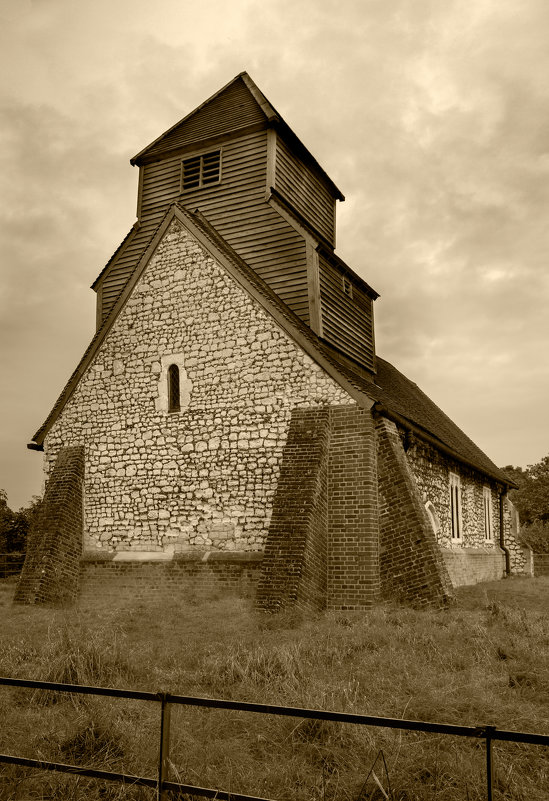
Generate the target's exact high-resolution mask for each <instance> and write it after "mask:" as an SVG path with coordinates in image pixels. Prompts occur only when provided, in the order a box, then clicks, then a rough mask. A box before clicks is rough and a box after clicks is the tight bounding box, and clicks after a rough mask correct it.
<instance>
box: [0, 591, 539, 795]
mask: <svg viewBox="0 0 549 801" xmlns="http://www.w3.org/2000/svg"><path fill="white" fill-rule="evenodd" d="M4 590H5V588H4ZM459 595H460V598H459V603H458V605H457V606H456V607H455V608H452V609H448V610H444V611H425V610H423V611H418V610H412V609H407V608H403V607H397V606H384V607H379V608H376V609H373V610H371V611H370V612H368V613H365V614H325V615H318V616H316V617H303V616H301V615H299V614H296V613H288V614H281V615H274V616H268V615H263V614H259V613H256V612H254V610H253V609H252V608H251V606H250V604H249V603H248V602H244V601H240V600H238V599H235V598H225V599H220V600H217V601H210V602H208V603H206V602H204V603H197V602H196V601H195V600H193V599H192V598H187V599H174V601H173V602H172V603H171V604H169V605H166V604H165V605H163V606H162V607H161V608H150V607H149V608H146V607H143V606H139V605H134V606H127V607H125V608H119V609H112V608H104V609H101V608H99V607H96V608H94V609H87V610H85V609H80V610H78V609H75V610H71V611H61V610H48V609H40V608H21V607H11V606H10V605H9V592H8V591H7V590H5V591H4V596H3V606H2V613H3V626H2V634H1V636H0V673H1V674H3V675H11V676H19V677H22V678H37V679H46V680H49V681H60V682H61V681H62V682H69V683H76V684H97V685H104V686H118V687H124V688H129V689H142V690H151V691H158V690H166V691H170V692H172V693H176V694H183V695H202V696H212V697H226V698H233V699H240V700H248V701H257V702H261V703H272V704H282V705H290V706H304V707H315V708H324V709H335V710H341V711H349V712H357V713H363V714H370V715H379V716H387V717H402V718H412V719H421V720H431V721H437V722H453V723H460V724H464V725H476V724H481V723H486V724H488V723H491V724H494V725H496V726H498V727H500V728H508V729H517V730H528V731H539V732H543V733H548V734H549V659H548V656H549V619H548V616H547V599H548V597H549V580H547V579H534V580H519V579H516V580H509V581H505V582H498V583H495V584H490V585H482V586H477V587H473V588H464V589H463V590H462V591H460V593H459ZM1 598H2V596H1V595H0V604H2V600H1ZM0 693H1V696H0V697H1V698H2V706H1V709H2V716H3V723H4V725H3V726H2V729H1V731H0V740H1V742H0V751H2V752H3V753H14V754H18V755H24V756H31V757H34V758H43V759H50V760H52V761H58V762H68V763H74V764H82V765H88V766H93V767H98V768H102V769H105V770H113V771H117V772H126V773H130V774H137V775H150V776H154V772H155V769H156V765H157V749H158V725H159V708H158V705H156V704H146V703H140V702H136V701H127V700H119V699H102V698H97V697H88V696H86V697H81V696H72V697H71V696H66V695H63V694H52V693H38V692H36V691H32V690H21V689H9V688H4V689H1V690H0ZM494 749H495V758H496V789H495V798H496V799H498V801H499V800H500V799H517V801H542V799H543V801H546V799H547V798H549V769H548V761H547V749H543V748H541V747H536V746H521V745H517V744H512V743H509V744H500V743H497V744H496V745H495V747H494ZM170 756H171V764H172V777H173V779H174V780H180V781H184V782H187V783H190V784H196V785H201V786H210V787H221V788H223V789H226V790H230V791H232V792H242V793H248V794H254V795H260V796H266V797H271V798H277V799H281V801H282V800H283V799H297V800H298V801H299V800H300V799H303V801H305V799H307V800H308V799H311V800H314V801H317V800H318V801H332V800H333V801H336V799H337V801H347V800H349V801H351V800H352V801H366V799H384V798H385V797H386V795H390V797H391V798H393V799H399V801H412V799H413V800H414V801H416V799H417V801H435V800H436V799H438V801H457V800H458V799H471V801H473V799H483V798H485V788H484V761H485V756H484V749H483V744H482V742H480V741H477V740H465V739H463V738H454V737H448V736H440V735H432V734H419V733H412V732H398V731H396V730H390V729H383V728H376V729H374V728H365V727H359V726H349V725H343V724H333V723H326V722H324V723H323V722H318V721H308V720H301V719H297V718H278V717H275V716H272V715H269V716H259V715H254V714H251V713H241V712H232V711H231V712H229V711H221V710H208V709H198V708H188V707H174V708H173V711H172V742H171V754H170ZM0 776H1V783H0V801H8V800H9V801H12V799H13V801H15V799H20V800H21V799H25V800H26V799H72V800H73V801H81V800H82V801H83V799H86V801H88V799H89V801H96V799H122V798H124V799H136V801H143V800H144V799H149V798H150V799H152V798H154V792H152V791H149V790H146V789H143V788H136V787H133V788H123V787H120V786H118V785H114V784H110V785H107V784H106V783H105V784H104V785H103V786H100V785H99V783H98V782H95V781H92V780H88V779H82V778H78V777H66V776H62V775H56V774H44V773H38V772H33V771H28V770H23V769H19V768H13V767H4V768H3V769H2V772H1V774H0ZM384 794H386V795H384Z"/></svg>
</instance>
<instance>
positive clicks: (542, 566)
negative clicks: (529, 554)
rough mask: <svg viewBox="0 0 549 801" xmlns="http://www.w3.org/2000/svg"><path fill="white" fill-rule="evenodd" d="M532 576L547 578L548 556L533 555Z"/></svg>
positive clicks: (544, 554) (548, 571) (548, 573)
mask: <svg viewBox="0 0 549 801" xmlns="http://www.w3.org/2000/svg"><path fill="white" fill-rule="evenodd" d="M534 576H549V554H547V553H535V554H534Z"/></svg>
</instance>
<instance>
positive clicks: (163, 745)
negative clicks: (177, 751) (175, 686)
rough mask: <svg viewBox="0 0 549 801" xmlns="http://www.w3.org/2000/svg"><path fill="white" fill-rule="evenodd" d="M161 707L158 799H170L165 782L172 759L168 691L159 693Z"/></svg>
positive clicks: (161, 800)
mask: <svg viewBox="0 0 549 801" xmlns="http://www.w3.org/2000/svg"><path fill="white" fill-rule="evenodd" d="M158 698H159V701H160V704H161V707H160V753H159V756H158V791H157V796H156V797H157V799H158V801H168V793H167V792H165V791H164V789H163V783H164V782H165V781H167V780H168V770H169V759H170V703H169V701H168V694H167V693H158Z"/></svg>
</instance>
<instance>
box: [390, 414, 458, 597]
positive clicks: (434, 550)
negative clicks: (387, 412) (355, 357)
mask: <svg viewBox="0 0 549 801" xmlns="http://www.w3.org/2000/svg"><path fill="white" fill-rule="evenodd" d="M376 433H377V443H378V476H379V481H378V486H379V531H380V568H381V589H382V595H383V597H385V598H396V599H397V600H401V601H405V602H408V603H413V604H419V605H423V604H432V603H435V604H444V603H446V602H447V601H448V600H450V598H451V597H452V595H453V593H452V583H451V581H450V577H449V575H448V571H447V569H446V566H445V564H444V560H443V558H442V555H441V553H440V549H439V546H438V544H437V542H436V537H435V533H434V531H433V529H432V526H431V524H430V522H429V519H428V517H427V512H426V511H425V508H424V506H423V504H422V503H421V502H420V499H419V493H418V491H417V485H416V483H415V479H414V477H413V475H412V472H411V470H410V467H409V465H408V462H407V459H406V454H405V452H404V447H403V445H402V441H401V439H400V436H399V433H398V430H397V428H396V425H395V424H394V423H392V422H391V421H389V420H386V419H385V418H383V417H379V418H378V419H377V421H376Z"/></svg>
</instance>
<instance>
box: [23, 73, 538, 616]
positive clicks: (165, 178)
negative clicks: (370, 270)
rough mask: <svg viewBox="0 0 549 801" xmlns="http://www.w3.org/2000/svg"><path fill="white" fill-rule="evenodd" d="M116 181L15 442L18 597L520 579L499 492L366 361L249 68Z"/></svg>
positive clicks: (358, 317)
mask: <svg viewBox="0 0 549 801" xmlns="http://www.w3.org/2000/svg"><path fill="white" fill-rule="evenodd" d="M132 164H134V165H136V166H137V167H138V168H139V190H138V201H137V220H136V222H135V224H134V226H133V227H132V229H131V230H130V231H129V233H128V234H127V236H126V237H125V239H124V240H123V241H122V244H121V245H120V246H119V248H118V249H117V250H116V252H115V253H114V255H113V256H112V258H111V259H110V261H109V262H108V264H107V265H106V266H105V268H104V269H103V271H102V272H101V274H100V275H99V277H98V278H97V280H96V281H95V283H94V285H93V289H94V290H95V292H96V294H97V331H96V334H95V336H94V338H93V339H92V342H91V344H90V346H89V348H88V349H87V351H86V353H85V354H84V356H83V358H82V360H81V362H80V364H79V365H78V366H77V368H76V370H75V372H74V374H73V375H72V376H71V378H70V380H69V381H68V383H67V385H66V386H65V388H64V390H63V392H62V393H61V395H60V397H59V399H58V401H57V403H56V404H55V406H54V408H53V409H52V411H51V412H50V414H49V416H48V417H47V419H46V421H45V423H44V425H43V426H42V427H41V428H40V429H39V431H38V432H37V433H36V434H35V436H34V438H33V442H32V443H31V444H30V446H29V447H31V448H34V449H36V450H43V451H44V465H45V472H46V478H47V485H46V495H45V502H44V504H43V507H42V511H41V513H40V517H39V519H38V522H37V524H36V526H35V530H34V532H33V534H32V537H31V541H30V545H29V555H28V558H27V564H26V566H25V569H24V572H23V575H22V578H21V581H20V585H19V589H18V596H17V597H18V600H20V601H27V602H32V601H35V600H52V599H53V600H55V599H61V598H72V597H76V596H77V595H80V597H81V598H82V599H84V600H85V599H86V598H90V599H91V598H93V597H94V596H96V595H97V594H98V593H100V594H102V595H103V596H105V595H106V596H108V597H112V598H113V599H115V598H124V597H130V596H132V595H133V596H135V597H139V598H144V599H146V598H149V597H157V596H159V595H160V596H164V595H165V594H177V593H179V592H181V591H183V590H184V589H185V588H188V587H193V588H195V589H196V588H199V589H204V590H208V589H211V588H212V587H216V588H218V589H219V588H220V587H227V588H232V589H237V590H238V591H240V592H246V593H249V594H253V595H255V598H256V603H257V604H258V605H259V606H260V607H263V608H267V609H273V610H274V609H278V608H280V607H282V606H284V605H287V604H297V605H298V606H301V607H310V608H328V609H364V608H367V607H369V606H371V605H372V604H374V603H376V602H377V601H378V600H379V599H382V598H397V599H400V600H404V601H409V602H412V603H416V604H426V603H444V602H445V601H447V600H448V599H449V598H450V597H451V595H452V589H453V587H454V586H457V585H460V584H467V583H474V582H477V581H483V580H489V579H495V578H501V577H503V576H504V575H505V574H506V573H509V572H511V571H512V572H521V571H522V569H523V565H524V556H523V554H522V550H521V549H520V547H519V546H518V544H517V542H516V539H515V537H514V535H513V526H512V525H511V524H512V519H511V518H512V509H511V508H510V506H509V505H508V503H507V502H506V492H507V490H508V488H509V487H510V486H514V484H513V482H512V481H511V480H510V478H509V477H508V476H507V475H506V474H505V473H503V472H502V471H501V470H500V469H498V468H497V467H496V466H495V465H494V464H493V463H492V462H491V461H490V459H489V458H488V457H487V456H486V455H485V454H484V453H482V451H481V450H480V449H479V448H478V447H477V446H476V445H475V444H474V443H473V442H472V441H471V440H470V439H469V438H468V437H467V436H466V435H465V434H464V433H463V432H462V431H461V430H460V429H459V428H458V427H457V426H456V425H455V424H454V423H453V422H452V421H451V420H450V419H449V418H448V417H447V416H446V415H445V414H444V413H443V412H442V411H441V410H440V409H439V408H438V407H437V406H436V405H435V404H434V403H433V402H432V401H431V400H430V399H429V398H428V397H427V396H426V395H425V394H424V393H423V392H422V391H421V390H420V389H419V388H418V387H417V385H416V384H414V383H413V382H412V381H410V380H409V379H408V378H406V377H405V376H404V375H402V373H400V372H399V371H398V370H397V369H396V368H395V367H393V366H392V365H391V364H389V363H388V362H387V361H385V360H384V359H382V358H381V357H380V356H378V355H377V353H376V348H375V338H374V317H373V306H374V301H375V300H376V298H377V297H378V295H377V293H376V292H375V290H374V289H373V288H372V287H371V286H370V285H369V284H368V283H367V282H366V281H364V280H363V279H362V278H360V277H359V276H358V275H357V274H356V273H355V272H354V271H353V270H352V269H351V268H350V267H349V266H348V265H347V264H345V263H344V262H343V261H342V260H341V259H340V258H339V257H338V256H337V255H336V253H335V234H336V202H337V201H342V200H344V197H343V195H342V193H341V191H340V190H339V189H338V187H337V186H336V185H335V184H334V182H333V181H332V180H331V179H330V178H329V176H328V175H327V174H326V173H325V172H324V170H323V169H322V167H321V166H320V165H319V164H318V163H317V161H316V160H315V158H314V157H313V156H312V155H311V153H310V152H309V151H308V150H307V148H306V147H305V146H304V145H303V144H302V142H301V141H300V140H299V139H298V138H297V136H296V135H295V134H294V133H293V132H292V130H291V129H290V127H289V126H288V125H287V123H286V122H285V121H284V120H283V118H282V117H281V116H280V114H279V113H278V112H277V111H276V110H275V109H274V108H273V106H272V105H271V104H270V103H269V101H268V100H267V99H266V98H265V96H264V95H263V94H262V93H261V91H260V90H259V89H258V87H257V86H256V85H255V83H254V82H253V81H252V80H251V78H250V77H249V76H248V75H247V73H241V74H240V75H238V76H237V77H236V78H235V79H234V80H232V81H231V82H230V83H229V84H227V85H226V86H225V87H223V88H222V89H221V90H220V91H218V92H217V93H216V94H215V95H213V96H212V97H211V98H209V99H208V100H207V101H205V102H204V103H203V104H202V105H201V106H199V107H198V108H197V109H196V110H195V111H193V112H192V113H191V114H189V115H188V116H186V117H185V118H184V119H183V120H181V121H180V122H178V123H177V124H176V125H174V126H173V127H172V128H171V129H170V130H169V131H167V132H166V133H164V134H162V136H160V137H159V138H158V139H156V140H155V141H154V142H153V143H152V144H150V145H149V146H148V147H146V148H145V149H144V150H142V151H141V152H140V153H139V154H138V155H137V156H135V157H134V158H133V159H132Z"/></svg>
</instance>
